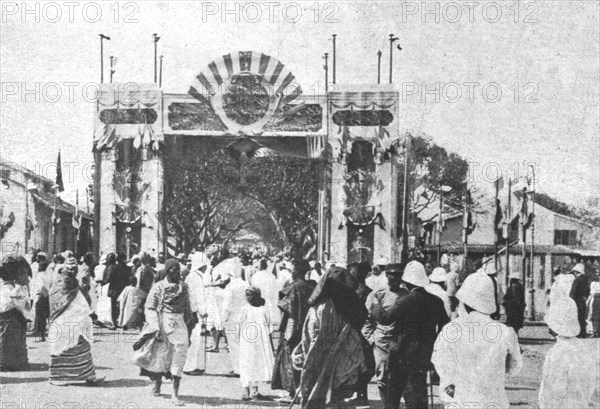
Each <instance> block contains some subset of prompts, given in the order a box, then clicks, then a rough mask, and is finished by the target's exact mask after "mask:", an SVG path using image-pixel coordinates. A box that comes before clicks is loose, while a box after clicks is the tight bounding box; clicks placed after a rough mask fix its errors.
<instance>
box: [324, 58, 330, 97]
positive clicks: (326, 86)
mask: <svg viewBox="0 0 600 409" xmlns="http://www.w3.org/2000/svg"><path fill="white" fill-rule="evenodd" d="M323 58H325V65H324V66H323V68H324V69H325V95H327V89H328V88H329V65H328V63H327V60H328V58H329V53H325V56H324V57H323Z"/></svg>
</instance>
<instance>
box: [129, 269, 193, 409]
mask: <svg viewBox="0 0 600 409" xmlns="http://www.w3.org/2000/svg"><path fill="white" fill-rule="evenodd" d="M164 269H165V272H166V274H167V276H166V277H165V278H164V279H163V280H161V281H159V282H158V283H156V284H154V285H153V286H152V288H151V289H150V293H149V294H148V298H147V299H146V310H145V316H146V325H145V326H144V329H143V330H142V332H141V334H140V340H141V339H144V338H146V337H149V336H150V337H152V336H156V337H158V338H159V339H160V342H159V343H160V344H162V345H163V347H162V348H160V349H158V350H157V353H156V354H155V355H154V356H153V357H152V360H151V362H147V365H144V366H141V368H142V369H141V375H142V376H148V377H149V378H150V379H152V380H153V381H154V388H153V393H154V396H160V388H161V386H162V378H163V376H164V377H166V378H167V379H170V378H171V377H172V378H173V393H172V395H171V400H172V403H173V404H174V405H177V406H181V405H182V404H183V403H182V402H181V400H180V399H179V385H180V383H181V377H182V375H183V367H184V365H185V361H186V356H187V350H188V346H189V339H188V336H189V335H188V328H187V323H188V322H190V320H191V314H192V311H191V306H190V296H189V288H188V286H187V284H186V283H184V282H182V281H181V272H180V267H179V261H177V260H176V259H169V260H167V262H166V263H165V268H164Z"/></svg>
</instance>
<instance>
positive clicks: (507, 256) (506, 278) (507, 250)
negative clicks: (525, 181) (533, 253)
mask: <svg viewBox="0 0 600 409" xmlns="http://www.w3.org/2000/svg"><path fill="white" fill-rule="evenodd" d="M511 196H512V180H511V179H508V207H507V208H506V213H507V216H508V217H507V221H508V223H507V225H506V276H505V277H504V280H505V281H506V288H508V275H509V273H510V224H511V222H512V208H511V207H510V206H511V204H510V203H511V198H510V197H511Z"/></svg>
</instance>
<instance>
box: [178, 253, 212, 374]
mask: <svg viewBox="0 0 600 409" xmlns="http://www.w3.org/2000/svg"><path fill="white" fill-rule="evenodd" d="M195 254H198V253H195ZM207 268H208V259H207V258H206V257H197V258H196V262H194V258H192V269H191V271H190V273H189V274H188V276H187V277H186V279H185V282H186V284H187V285H188V288H189V291H190V307H191V310H192V313H193V314H196V316H197V318H198V324H196V326H195V327H194V329H193V330H192V334H191V336H190V340H191V345H190V347H189V349H188V353H187V358H186V361H185V365H184V366H183V372H184V373H185V374H186V375H201V374H202V373H204V371H205V369H206V353H205V349H206V337H205V336H203V334H202V322H203V321H204V319H205V318H206V294H205V293H206V287H205V284H206V283H205V277H204V272H205V271H206V269H207Z"/></svg>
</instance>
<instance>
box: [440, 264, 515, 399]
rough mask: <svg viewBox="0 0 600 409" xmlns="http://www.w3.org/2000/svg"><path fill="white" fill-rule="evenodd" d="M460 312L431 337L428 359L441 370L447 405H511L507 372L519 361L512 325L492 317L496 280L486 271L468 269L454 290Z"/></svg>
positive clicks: (509, 372) (441, 394)
mask: <svg viewBox="0 0 600 409" xmlns="http://www.w3.org/2000/svg"><path fill="white" fill-rule="evenodd" d="M457 298H458V299H459V301H460V305H459V306H458V311H459V313H458V314H459V315H458V318H457V319H455V320H453V321H452V322H451V323H450V324H448V325H446V326H445V327H444V328H443V329H442V331H441V333H440V334H439V335H438V337H437V340H436V342H435V346H434V351H433V356H432V358H431V361H432V362H433V364H434V365H435V369H436V371H437V373H438V374H439V376H440V386H439V395H440V398H441V400H442V401H443V402H444V403H445V404H446V407H447V408H450V407H453V408H454V407H456V408H466V407H469V406H470V405H472V403H473V402H477V404H478V405H479V407H482V408H487V407H490V408H491V407H493V408H501V409H509V407H510V403H509V401H508V398H507V396H506V392H505V374H508V375H515V374H516V373H518V372H519V370H520V369H521V366H522V364H523V361H522V357H521V351H520V348H519V342H518V340H517V335H516V334H515V332H514V330H513V329H512V328H510V327H507V326H506V325H504V324H501V323H499V322H495V321H493V320H492V318H491V317H490V315H491V314H493V313H494V311H495V310H496V304H495V302H494V285H493V283H492V281H491V280H490V279H489V277H486V275H484V274H477V273H474V274H471V275H470V276H468V277H467V278H466V280H465V282H464V283H463V285H462V287H461V288H460V290H458V293H457Z"/></svg>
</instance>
